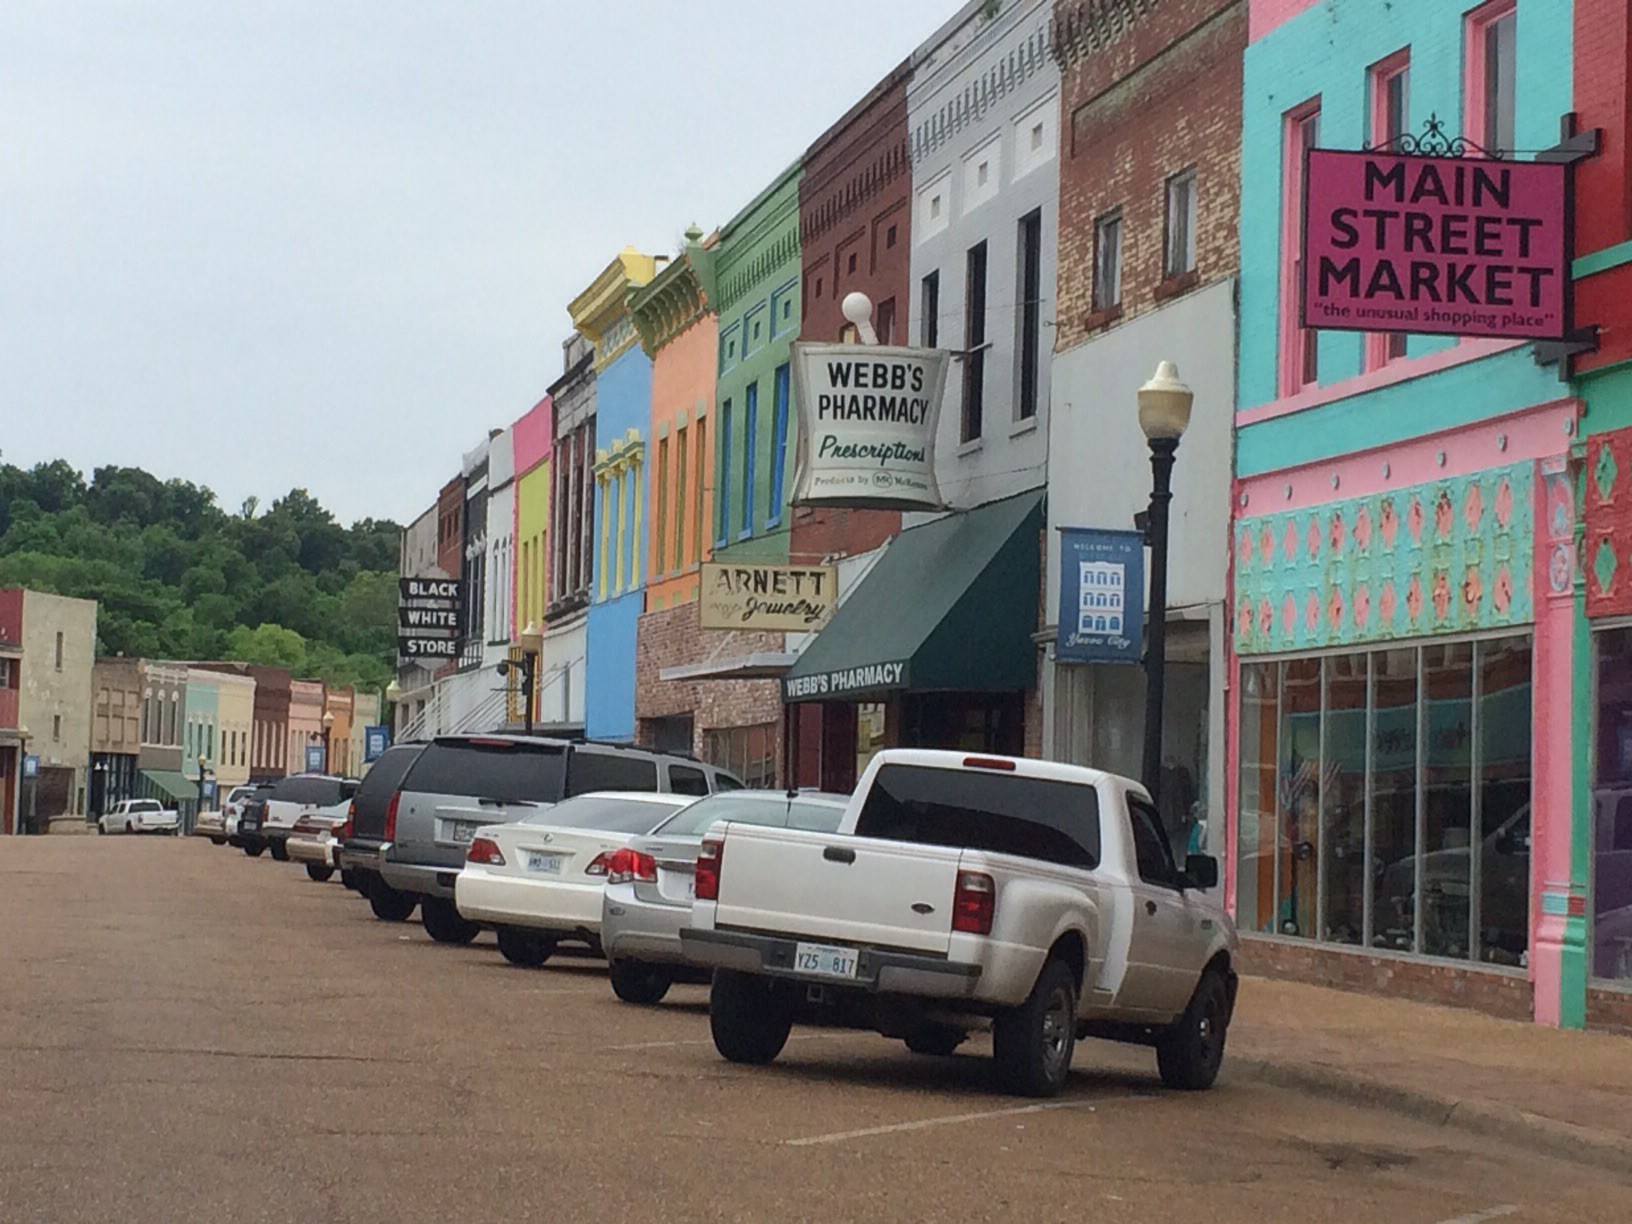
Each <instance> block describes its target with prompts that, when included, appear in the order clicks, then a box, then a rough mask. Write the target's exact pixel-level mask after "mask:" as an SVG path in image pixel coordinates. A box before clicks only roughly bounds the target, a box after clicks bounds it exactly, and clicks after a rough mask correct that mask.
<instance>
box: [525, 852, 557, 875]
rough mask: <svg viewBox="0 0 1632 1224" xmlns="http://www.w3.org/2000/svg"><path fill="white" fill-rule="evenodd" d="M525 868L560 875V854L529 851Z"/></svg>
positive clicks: (545, 873)
mask: <svg viewBox="0 0 1632 1224" xmlns="http://www.w3.org/2000/svg"><path fill="white" fill-rule="evenodd" d="M527 870H528V871H537V872H541V873H542V874H544V875H560V874H561V856H560V855H559V854H534V853H532V852H529V853H528V855H527Z"/></svg>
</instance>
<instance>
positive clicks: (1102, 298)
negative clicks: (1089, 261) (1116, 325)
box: [1089, 206, 1122, 315]
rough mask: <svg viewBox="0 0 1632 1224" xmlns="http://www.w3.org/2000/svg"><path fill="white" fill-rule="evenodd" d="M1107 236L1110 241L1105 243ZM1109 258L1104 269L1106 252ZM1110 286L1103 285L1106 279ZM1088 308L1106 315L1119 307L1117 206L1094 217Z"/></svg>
mask: <svg viewBox="0 0 1632 1224" xmlns="http://www.w3.org/2000/svg"><path fill="white" fill-rule="evenodd" d="M1107 235H1109V236H1110V238H1111V239H1112V241H1110V242H1107V241H1106V238H1107ZM1107 250H1109V251H1110V252H1111V253H1112V256H1113V259H1112V263H1111V265H1110V267H1109V268H1108V269H1107V267H1106V263H1105V258H1106V251H1107ZM1107 279H1109V280H1110V282H1111V283H1110V285H1109V286H1107V285H1106V283H1105V282H1106V280H1107ZM1090 294H1091V297H1090V299H1089V305H1090V306H1091V308H1092V309H1093V312H1094V314H1096V315H1100V314H1107V313H1109V312H1111V311H1113V310H1121V308H1122V209H1121V207H1120V206H1118V207H1116V208H1113V209H1111V210H1110V211H1108V212H1103V213H1101V214H1100V215H1099V216H1097V217H1095V218H1094V282H1093V288H1092V289H1091V290H1090Z"/></svg>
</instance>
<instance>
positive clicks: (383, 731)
mask: <svg viewBox="0 0 1632 1224" xmlns="http://www.w3.org/2000/svg"><path fill="white" fill-rule="evenodd" d="M389 747H391V728H390V727H364V728H363V764H365V765H370V764H373V763H374V762H375V761H377V760H379V759H380V758H381V757H382V756H384V755H385V750H386V749H387V748H389Z"/></svg>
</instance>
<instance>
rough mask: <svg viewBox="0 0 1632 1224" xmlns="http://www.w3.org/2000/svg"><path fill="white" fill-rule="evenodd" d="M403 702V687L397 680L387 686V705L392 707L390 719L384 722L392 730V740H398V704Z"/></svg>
mask: <svg viewBox="0 0 1632 1224" xmlns="http://www.w3.org/2000/svg"><path fill="white" fill-rule="evenodd" d="M401 701H402V685H400V684H398V683H397V682H396V681H395V680H393V681H391V683H390V684H388V685H386V686H385V704H386V705H387V706H389V707H390V717H389V718H385V719H383V720H382V721H383V722H384V723H385V725H386V726H388V727H390V728H391V738H392V740H393V741H394V740H395V739H396V738H397V704H398V703H399V702H401Z"/></svg>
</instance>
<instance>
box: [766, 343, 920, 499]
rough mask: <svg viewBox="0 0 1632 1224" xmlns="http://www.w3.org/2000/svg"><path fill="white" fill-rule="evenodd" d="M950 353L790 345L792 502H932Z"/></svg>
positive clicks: (824, 345) (869, 346)
mask: <svg viewBox="0 0 1632 1224" xmlns="http://www.w3.org/2000/svg"><path fill="white" fill-rule="evenodd" d="M949 359H950V354H948V353H947V352H946V351H945V350H942V349H922V348H900V347H892V346H887V345H873V344H808V343H803V342H801V343H796V344H794V346H793V386H794V392H795V394H796V395H797V397H798V401H797V402H798V404H799V413H798V417H799V461H798V466H797V468H796V470H795V475H794V487H793V501H794V504H795V505H802V506H851V507H856V508H864V509H875V510H938V509H940V508H941V506H942V502H941V491H940V488H939V486H937V485H936V483H935V424H936V421H937V420H938V419H939V417H940V411H941V393H942V391H943V390H944V388H945V386H946V367H947V362H948V360H949Z"/></svg>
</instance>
